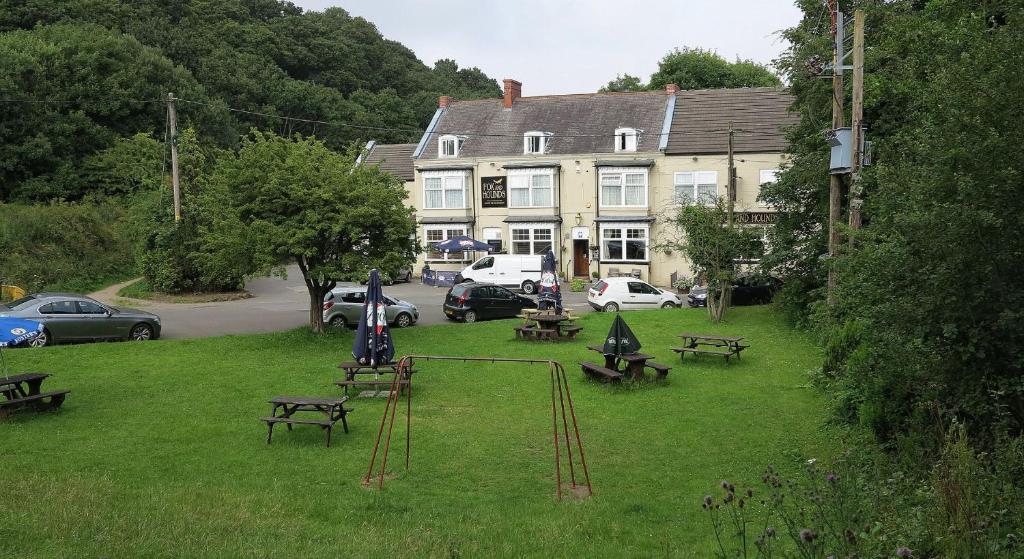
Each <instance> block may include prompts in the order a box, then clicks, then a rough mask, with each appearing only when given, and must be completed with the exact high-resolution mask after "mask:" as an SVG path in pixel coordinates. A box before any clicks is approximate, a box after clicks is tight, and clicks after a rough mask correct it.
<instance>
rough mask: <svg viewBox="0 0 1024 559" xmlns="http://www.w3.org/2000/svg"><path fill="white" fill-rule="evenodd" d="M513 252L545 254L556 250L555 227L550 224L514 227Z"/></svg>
mask: <svg viewBox="0 0 1024 559" xmlns="http://www.w3.org/2000/svg"><path fill="white" fill-rule="evenodd" d="M511 229H512V254H545V253H546V252H547V251H549V250H554V238H555V233H554V228H553V227H551V226H550V225H517V226H515V227H512V228H511Z"/></svg>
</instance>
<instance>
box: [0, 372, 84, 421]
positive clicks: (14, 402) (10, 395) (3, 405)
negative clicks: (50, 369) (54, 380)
mask: <svg viewBox="0 0 1024 559" xmlns="http://www.w3.org/2000/svg"><path fill="white" fill-rule="evenodd" d="M49 376H50V375H49V374H47V373H20V374H17V375H10V376H2V377H0V395H3V399H2V400H0V412H5V411H8V410H11V411H13V410H16V409H18V408H23V407H32V408H34V409H36V410H46V409H57V408H59V407H60V406H61V404H63V403H64V397H65V396H67V395H68V394H69V393H70V392H71V391H70V390H51V391H47V392H43V391H42V384H43V380H44V379H46V378H47V377H49Z"/></svg>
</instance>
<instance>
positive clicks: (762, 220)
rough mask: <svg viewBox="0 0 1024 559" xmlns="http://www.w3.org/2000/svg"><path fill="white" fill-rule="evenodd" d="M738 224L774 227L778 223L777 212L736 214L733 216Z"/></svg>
mask: <svg viewBox="0 0 1024 559" xmlns="http://www.w3.org/2000/svg"><path fill="white" fill-rule="evenodd" d="M733 218H734V219H735V220H736V223H739V224H741V225H772V224H774V223H778V221H779V214H778V213H777V212H736V213H735V214H733Z"/></svg>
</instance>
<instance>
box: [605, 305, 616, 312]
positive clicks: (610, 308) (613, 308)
mask: <svg viewBox="0 0 1024 559" xmlns="http://www.w3.org/2000/svg"><path fill="white" fill-rule="evenodd" d="M604 312H619V304H618V303H605V305H604Z"/></svg>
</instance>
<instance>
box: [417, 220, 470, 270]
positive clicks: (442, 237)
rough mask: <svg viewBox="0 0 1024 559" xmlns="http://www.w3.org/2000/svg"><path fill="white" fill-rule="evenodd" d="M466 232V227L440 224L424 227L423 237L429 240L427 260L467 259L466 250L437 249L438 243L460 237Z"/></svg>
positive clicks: (448, 260) (459, 260)
mask: <svg viewBox="0 0 1024 559" xmlns="http://www.w3.org/2000/svg"><path fill="white" fill-rule="evenodd" d="M465 234H466V228H465V227H463V226H461V225H457V226H448V225H439V226H427V227H424V228H423V238H424V239H425V240H426V242H427V246H426V249H427V258H426V260H427V261H433V262H462V261H464V260H466V254H465V253H464V252H441V251H439V250H437V248H436V245H437V243H440V242H441V241H447V240H448V239H451V238H452V237H458V236H460V235H465Z"/></svg>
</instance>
